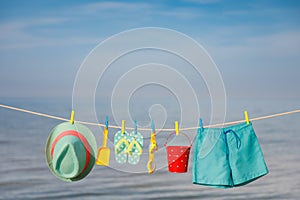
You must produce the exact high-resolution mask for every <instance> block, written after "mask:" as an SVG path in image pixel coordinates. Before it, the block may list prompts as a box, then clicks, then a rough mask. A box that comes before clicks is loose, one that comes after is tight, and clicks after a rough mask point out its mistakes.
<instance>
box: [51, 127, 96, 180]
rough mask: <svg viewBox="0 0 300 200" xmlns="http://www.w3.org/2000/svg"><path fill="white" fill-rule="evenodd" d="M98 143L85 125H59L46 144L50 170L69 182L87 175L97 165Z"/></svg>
mask: <svg viewBox="0 0 300 200" xmlns="http://www.w3.org/2000/svg"><path fill="white" fill-rule="evenodd" d="M96 152H97V143H96V139H95V137H94V135H93V133H92V132H91V131H90V130H89V129H88V128H87V127H86V126H84V125H81V124H79V123H76V122H75V123H74V124H70V123H69V122H65V123H61V124H59V125H57V126H56V127H55V128H54V129H53V130H52V131H51V133H50V135H49V138H48V140H47V145H46V160H47V163H48V167H49V169H50V171H51V172H52V173H53V174H54V175H55V176H56V177H57V178H59V179H61V180H63V181H67V182H72V181H78V180H81V179H83V178H84V177H85V176H87V175H88V174H89V173H90V171H91V170H92V168H93V167H94V165H95V160H96V159H95V157H96Z"/></svg>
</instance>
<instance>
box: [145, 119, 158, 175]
mask: <svg viewBox="0 0 300 200" xmlns="http://www.w3.org/2000/svg"><path fill="white" fill-rule="evenodd" d="M155 137H156V131H155V128H154V121H152V133H151V137H150V146H149V161H148V164H147V167H148V174H152V173H153V172H154V171H155V169H156V164H155V161H154V151H157V145H156V138H155Z"/></svg>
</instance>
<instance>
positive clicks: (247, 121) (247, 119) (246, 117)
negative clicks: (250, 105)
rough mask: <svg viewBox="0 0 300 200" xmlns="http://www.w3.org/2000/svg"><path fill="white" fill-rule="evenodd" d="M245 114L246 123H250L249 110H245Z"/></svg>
mask: <svg viewBox="0 0 300 200" xmlns="http://www.w3.org/2000/svg"><path fill="white" fill-rule="evenodd" d="M244 115H245V121H246V124H250V121H249V116H248V112H247V111H244Z"/></svg>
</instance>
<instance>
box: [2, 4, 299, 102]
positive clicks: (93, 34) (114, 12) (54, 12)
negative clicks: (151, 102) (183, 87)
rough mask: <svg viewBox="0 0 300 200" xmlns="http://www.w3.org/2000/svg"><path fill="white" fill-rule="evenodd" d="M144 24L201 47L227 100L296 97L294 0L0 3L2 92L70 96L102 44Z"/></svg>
mask: <svg viewBox="0 0 300 200" xmlns="http://www.w3.org/2000/svg"><path fill="white" fill-rule="evenodd" d="M149 26H151V27H152V26H154V27H164V28H170V29H174V30H177V31H180V32H182V33H184V34H187V35H188V36H190V37H192V38H194V39H195V40H196V41H197V42H199V43H200V44H202V45H203V47H204V48H205V49H206V50H207V51H208V52H209V54H210V55H211V57H212V58H213V60H214V61H215V62H216V64H217V66H218V68H219V70H220V72H221V74H222V77H223V80H224V83H225V87H226V91H227V95H228V96H229V97H231V96H232V97H235V96H238V97H240V96H241V97H248V96H251V97H252V96H253V97H263V98H274V97H276V98H278V97H279V98H299V97H300V93H299V91H300V79H299V75H300V1H291V0H282V1H278V0H255V1H242V0H241V1H233V0H228V1H225V0H181V1H171V0H160V1H158V0H157V1H156V0H154V1H58V0H56V1H38V0H27V1H21V0H19V1H16V0H10V1H8V0H6V1H4V0H0V32H1V34H0V69H1V73H0V97H48V96H51V97H61V96H63V97H71V95H72V87H73V82H74V79H75V76H76V72H77V70H78V68H79V66H80V64H81V63H82V61H83V59H84V58H85V57H86V56H87V54H88V53H89V52H90V51H91V50H92V49H93V48H94V47H95V46H96V45H97V44H98V43H99V42H101V41H103V40H104V39H106V38H108V37H109V36H111V35H113V34H117V33H119V32H121V31H125V30H128V29H132V28H140V27H149ZM245 91H247V92H245Z"/></svg>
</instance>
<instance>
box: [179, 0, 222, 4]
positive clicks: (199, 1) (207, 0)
mask: <svg viewBox="0 0 300 200" xmlns="http://www.w3.org/2000/svg"><path fill="white" fill-rule="evenodd" d="M183 1H184V2H189V3H197V4H213V3H219V2H221V1H222V0H183Z"/></svg>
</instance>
